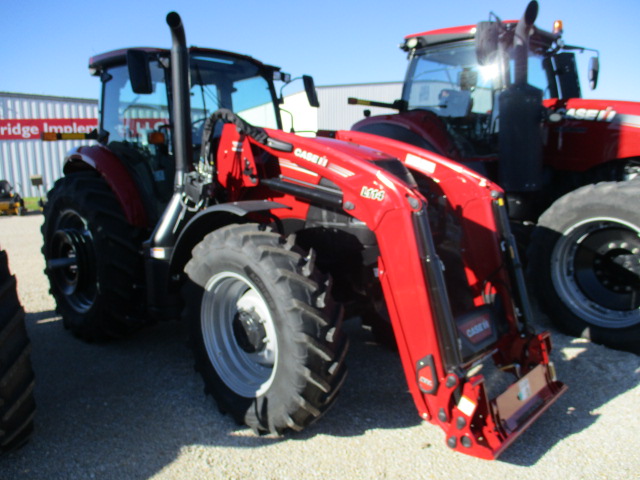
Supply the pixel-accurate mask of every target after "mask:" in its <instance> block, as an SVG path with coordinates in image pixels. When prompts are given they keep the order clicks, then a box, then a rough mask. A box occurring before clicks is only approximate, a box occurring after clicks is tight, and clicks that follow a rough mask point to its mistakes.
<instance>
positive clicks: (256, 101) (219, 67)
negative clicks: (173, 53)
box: [191, 55, 278, 141]
mask: <svg viewBox="0 0 640 480" xmlns="http://www.w3.org/2000/svg"><path fill="white" fill-rule="evenodd" d="M269 73H270V72H267V71H263V69H261V68H260V67H259V66H258V65H257V64H255V63H253V62H250V61H248V60H243V59H241V58H237V57H232V56H229V57H225V56H223V55H217V56H215V57H214V56H204V55H199V56H192V57H191V118H192V120H193V122H194V124H196V125H197V124H198V123H204V120H205V119H206V118H208V117H209V116H210V115H211V114H212V113H213V112H215V111H216V110H218V109H219V108H227V109H229V110H232V111H233V112H234V113H236V115H238V116H240V117H242V119H244V120H245V121H247V122H249V123H250V124H252V125H256V126H260V127H268V128H278V117H277V113H276V102H275V101H274V99H275V94H274V91H273V88H272V81H271V79H272V76H271V77H269V76H268V74H269ZM194 141H196V138H194Z"/></svg>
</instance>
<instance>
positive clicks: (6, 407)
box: [0, 251, 36, 453]
mask: <svg viewBox="0 0 640 480" xmlns="http://www.w3.org/2000/svg"><path fill="white" fill-rule="evenodd" d="M34 382H35V380H34V375H33V370H32V368H31V342H30V341H29V337H28V336H27V330H26V328H25V324H24V310H23V309H22V306H21V305H20V302H19V300H18V295H17V292H16V280H15V277H13V276H12V275H11V274H10V273H9V266H8V262H7V254H6V253H5V252H4V251H0V453H2V452H7V451H10V450H14V449H16V448H18V447H20V446H22V445H23V444H24V443H25V442H26V441H27V440H28V439H29V437H30V436H31V433H32V432H33V417H34V414H35V408H36V405H35V400H34V398H33V388H34Z"/></svg>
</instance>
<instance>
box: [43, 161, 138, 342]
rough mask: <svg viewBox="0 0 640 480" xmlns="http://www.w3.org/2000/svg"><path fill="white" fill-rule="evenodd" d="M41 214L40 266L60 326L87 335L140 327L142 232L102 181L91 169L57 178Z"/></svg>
mask: <svg viewBox="0 0 640 480" xmlns="http://www.w3.org/2000/svg"><path fill="white" fill-rule="evenodd" d="M44 215H45V220H44V224H43V226H42V236H43V238H44V246H43V249H42V252H43V254H44V257H45V260H46V270H45V272H46V274H47V275H48V277H49V282H50V284H51V294H52V295H53V297H54V298H55V300H56V303H57V311H58V312H59V313H60V314H61V315H62V317H63V321H64V325H65V327H67V328H69V329H70V330H71V331H72V332H73V333H74V334H76V335H77V336H79V337H81V338H83V339H85V340H89V341H91V340H106V339H110V338H117V337H121V336H122V335H124V334H126V333H128V332H130V331H131V330H134V329H136V328H138V327H140V326H141V324H142V322H141V321H140V320H139V318H140V316H141V314H142V308H141V303H142V298H143V297H142V289H141V288H140V287H141V285H142V282H143V272H144V270H143V264H142V255H141V254H140V249H141V244H142V232H141V231H140V230H139V229H137V228H134V227H132V226H131V225H129V224H128V223H127V221H126V219H125V217H124V213H123V212H122V209H121V207H120V205H119V204H118V202H117V200H116V198H115V196H114V194H113V192H112V191H111V190H110V189H109V187H108V185H107V184H106V182H105V181H104V180H103V179H102V178H101V177H100V176H99V175H98V174H97V173H93V172H85V173H74V174H71V175H68V176H66V177H63V178H61V179H60V180H58V181H57V182H56V184H55V186H54V188H53V189H52V190H51V192H49V199H48V202H47V204H46V206H45V210H44Z"/></svg>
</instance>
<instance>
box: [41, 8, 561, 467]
mask: <svg viewBox="0 0 640 480" xmlns="http://www.w3.org/2000/svg"><path fill="white" fill-rule="evenodd" d="M167 23H168V24H169V26H170V29H171V32H172V38H173V46H172V49H171V51H168V50H164V49H157V48H143V49H130V50H118V51H113V52H110V53H106V54H103V55H99V56H97V57H94V58H92V59H91V60H90V68H91V70H92V72H93V73H94V74H95V75H97V76H98V77H99V78H100V79H101V80H102V92H103V93H102V102H101V109H100V112H101V118H100V122H99V131H97V132H96V133H95V135H93V136H94V137H95V138H97V139H98V142H99V144H98V145H95V146H84V147H79V148H76V149H74V150H72V151H71V152H69V154H68V156H67V157H66V159H65V162H64V177H63V178H61V179H59V180H58V181H57V182H56V184H55V186H54V187H53V189H52V190H51V191H50V192H49V194H48V202H47V204H46V206H45V212H44V213H45V221H44V224H43V227H42V233H43V236H44V247H43V253H44V256H45V259H46V265H47V267H46V272H47V274H48V276H49V279H50V283H51V293H52V294H53V296H54V297H55V300H56V302H57V309H58V311H59V312H60V314H61V315H62V317H63V321H64V324H65V326H66V327H67V328H69V329H70V330H71V331H72V332H73V333H74V334H76V335H77V336H79V337H82V338H84V339H87V340H104V339H109V338H113V337H117V336H120V335H123V334H126V333H127V332H129V331H132V330H134V329H137V328H139V327H141V326H143V325H145V324H146V323H148V322H150V321H153V320H162V319H176V318H180V316H181V312H182V316H183V317H184V318H185V319H186V321H188V322H189V324H190V329H191V337H192V338H191V339H192V342H191V343H192V349H193V353H194V356H195V361H196V367H197V369H198V370H199V371H200V373H201V375H202V377H203V379H204V383H205V389H206V391H207V392H209V393H210V394H212V395H213V397H214V398H215V400H216V401H217V403H218V405H219V407H220V410H221V411H224V412H227V413H229V414H230V415H231V416H232V417H233V418H234V419H235V420H236V421H238V422H240V423H244V424H246V425H248V426H250V427H251V428H252V429H253V430H254V431H255V432H257V433H274V434H281V433H283V432H285V431H288V430H294V431H299V430H302V429H303V428H305V427H307V426H308V425H310V424H311V423H312V422H313V421H315V420H316V419H318V418H319V417H320V416H321V415H322V414H323V413H325V412H326V411H327V409H328V408H329V407H330V406H331V405H332V404H333V402H334V399H335V398H336V394H337V393H338V390H339V389H340V387H341V385H342V383H343V382H344V380H345V376H346V366H345V355H346V352H347V346H348V341H347V337H346V334H345V333H344V331H343V328H342V327H343V318H344V312H345V310H346V311H348V312H349V314H350V316H351V317H354V316H356V315H359V316H360V317H361V318H362V319H363V321H364V322H368V323H370V324H372V326H373V327H374V329H375V331H376V334H377V335H378V337H379V338H381V339H382V340H385V338H384V336H385V335H387V338H386V340H387V341H388V340H389V339H391V340H394V341H395V343H396V345H397V348H398V350H399V354H400V357H401V359H402V363H403V366H404V372H405V374H406V379H407V382H408V385H409V390H410V391H411V394H412V396H413V399H414V402H415V404H416V407H417V409H418V412H419V414H420V416H421V417H422V418H423V419H425V420H428V421H430V422H432V423H434V424H437V425H439V426H440V427H441V428H442V429H443V430H444V431H445V432H446V436H447V440H446V441H447V444H448V445H449V446H450V447H451V448H452V449H455V450H458V451H461V452H464V453H467V454H470V455H475V456H478V457H483V458H495V457H496V456H497V455H498V454H499V453H500V452H502V451H503V450H504V449H505V448H506V447H507V446H508V445H509V444H510V443H511V442H512V441H513V440H514V439H515V438H516V437H517V436H518V435H519V434H521V433H522V432H523V431H524V430H525V429H526V428H527V426H528V425H529V424H530V423H531V422H532V421H533V420H534V419H535V418H537V416H538V415H540V414H541V413H542V412H543V411H545V410H546V409H547V408H548V407H549V406H550V405H551V404H552V403H553V402H554V401H555V400H556V399H557V398H558V397H559V396H560V395H561V394H562V393H563V392H564V390H565V388H566V387H565V386H564V385H563V384H562V383H561V382H559V381H558V380H557V379H556V377H555V372H554V369H553V367H552V365H551V364H550V363H549V351H550V348H551V343H550V339H549V335H548V333H546V332H545V333H541V334H535V333H534V332H533V331H532V329H531V326H530V324H529V319H530V316H531V312H530V307H529V303H528V300H527V294H526V289H525V287H524V283H523V275H522V272H521V269H520V263H519V261H518V257H517V253H516V250H515V248H514V240H513V236H512V235H511V233H510V230H509V224H508V220H507V216H506V208H505V205H504V195H503V192H502V190H501V189H500V188H499V187H498V186H497V185H495V184H494V183H492V182H490V181H488V180H486V179H485V178H483V177H481V176H479V175H477V174H476V173H474V172H472V171H471V170H468V169H466V168H464V167H461V166H460V165H457V164H454V163H453V162H451V161H448V160H446V159H444V158H442V157H440V156H438V155H435V154H431V153H429V152H424V151H423V150H421V149H419V148H417V147H414V146H411V145H407V144H404V143H401V142H397V141H393V140H386V139H381V138H380V137H378V136H375V135H369V134H366V133H358V132H348V131H346V132H345V131H342V132H331V134H330V135H329V136H325V137H317V138H305V137H301V136H297V135H294V134H291V133H285V132H283V131H282V127H281V119H280V110H279V104H280V99H279V98H278V97H277V96H276V91H277V90H276V88H275V84H276V82H285V83H286V82H287V81H289V76H288V75H286V74H284V73H282V72H281V71H280V69H279V68H277V67H273V66H269V65H265V64H263V63H260V62H258V61H256V60H254V59H253V58H251V57H248V56H245V55H239V54H235V53H230V52H223V51H219V50H212V49H204V48H195V47H190V48H187V47H186V41H185V34H184V30H183V27H182V22H181V20H180V17H179V16H178V15H177V14H176V13H174V12H172V13H170V14H169V15H168V16H167ZM304 80H305V87H306V90H307V94H308V97H309V99H310V103H311V104H312V105H316V106H317V98H316V97H315V89H314V88H313V82H312V79H311V78H310V77H304ZM249 122H250V123H249ZM254 125H260V127H257V126H254ZM56 136H57V137H60V138H66V137H65V135H64V134H61V135H56ZM381 140H382V141H381ZM409 157H411V158H413V159H414V162H415V163H422V164H424V165H425V166H428V167H429V168H428V170H430V173H428V174H426V173H425V174H423V173H420V172H415V173H411V172H410V171H409V170H408V169H407V168H406V166H405V164H404V163H403V162H402V161H401V159H402V160H404V159H405V158H409Z"/></svg>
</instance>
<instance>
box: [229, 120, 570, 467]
mask: <svg viewBox="0 0 640 480" xmlns="http://www.w3.org/2000/svg"><path fill="white" fill-rule="evenodd" d="M265 132H266V134H267V135H268V137H269V138H271V139H274V140H275V141H276V142H265V141H264V139H261V141H257V140H255V139H253V138H251V137H249V136H246V135H242V134H240V133H238V131H237V130H236V128H235V127H234V126H233V125H226V126H225V127H224V130H223V135H222V139H221V141H220V147H219V149H218V156H217V170H218V181H219V182H220V183H221V185H223V187H224V189H225V190H226V191H228V192H232V198H229V200H232V201H238V200H247V199H253V198H256V199H257V198H266V199H268V200H270V201H275V202H278V203H280V204H282V205H287V206H288V208H287V209H284V208H283V209H277V210H274V211H273V214H274V215H275V216H277V217H278V218H279V219H280V220H281V221H286V220H287V219H292V218H298V219H304V218H305V217H306V215H307V213H308V210H309V208H310V205H313V204H320V205H323V206H326V207H327V208H334V209H339V210H341V211H342V212H343V213H345V214H347V215H349V216H351V217H353V218H354V219H356V220H357V221H359V222H362V223H364V224H365V225H366V226H367V227H368V228H369V229H370V230H371V231H372V232H373V233H374V234H375V238H376V242H377V247H378V249H379V257H378V277H379V280H380V283H381V285H382V289H383V292H384V298H385V303H386V306H387V310H388V312H389V316H390V319H391V323H392V326H393V331H394V334H395V337H396V342H397V345H398V349H399V353H400V357H401V361H402V364H403V368H404V372H405V376H406V380H407V384H408V386H409V390H410V392H411V394H412V397H413V400H414V403H415V405H416V407H417V409H418V412H419V414H420V416H421V417H422V418H423V419H425V420H428V421H430V422H432V423H435V424H438V425H440V427H441V428H442V429H443V430H444V431H445V432H446V434H447V443H448V445H449V446H450V447H451V448H453V449H455V450H459V451H461V452H463V453H467V454H471V455H474V456H478V457H482V458H495V457H497V456H498V455H499V453H500V452H501V451H502V450H503V449H504V448H506V447H507V446H508V445H509V444H510V443H511V442H512V441H513V440H514V439H515V438H517V436H518V435H519V434H520V433H522V432H523V431H524V430H525V429H526V427H527V426H528V425H529V423H530V422H531V421H533V420H534V419H535V418H536V417H537V416H538V415H539V414H540V413H542V412H543V411H544V410H546V409H547V408H548V407H549V406H550V405H551V404H552V403H553V401H555V399H557V398H558V396H559V395H560V394H561V393H563V392H564V389H565V387H564V385H562V384H561V383H560V382H557V381H556V380H555V374H554V371H553V369H552V367H551V366H550V365H549V357H548V352H549V350H550V347H551V345H550V341H549V338H548V334H546V333H544V334H541V335H534V334H532V333H529V332H528V330H527V329H526V319H523V318H522V314H521V312H522V311H523V310H525V309H523V308H522V306H521V303H522V302H521V301H522V298H523V297H522V295H524V293H522V292H521V293H522V295H512V292H513V291H515V290H517V288H516V287H517V285H516V287H514V286H513V285H512V282H513V279H514V278H517V274H513V275H510V274H509V272H510V269H509V268H508V267H509V266H510V267H513V266H514V265H515V264H516V263H517V260H516V259H514V258H511V260H509V259H508V258H507V257H508V255H507V254H509V253H510V252H513V249H512V248H506V247H505V246H508V240H509V232H505V231H501V229H504V228H505V225H504V224H502V223H500V222H499V221H498V218H497V214H498V212H500V209H501V208H504V207H503V206H502V191H501V190H500V189H499V187H497V186H496V185H494V184H492V183H491V182H489V181H487V180H486V179H484V178H482V177H480V176H478V175H477V174H474V173H472V172H469V171H467V170H465V169H464V168H462V167H460V166H459V165H457V164H455V163H453V162H450V161H448V160H446V159H444V158H442V157H439V156H437V155H431V156H428V155H426V153H428V152H425V151H423V150H420V149H417V148H415V147H411V146H409V145H406V144H403V143H401V142H392V141H389V140H388V139H383V138H382V137H377V136H375V135H369V134H362V133H358V132H343V131H340V132H337V133H335V138H322V137H318V138H315V139H311V138H304V137H298V136H295V135H291V134H286V133H283V132H280V131H273V130H269V129H265ZM270 143H271V144H272V145H273V144H274V143H277V144H278V145H280V147H278V148H277V149H274V148H271V147H269V144H270ZM283 145H284V146H287V145H288V146H290V148H289V147H287V148H283V147H282V146H283ZM407 158H410V159H412V160H413V162H414V163H415V164H418V165H422V169H421V171H420V172H419V173H420V174H421V175H424V176H427V177H428V178H430V179H431V180H432V181H434V182H435V183H436V184H437V185H438V186H439V187H440V188H441V189H442V191H443V194H444V196H443V198H446V199H447V201H448V202H449V205H448V209H449V210H450V212H453V213H454V214H455V215H457V216H458V217H459V220H460V223H461V226H462V229H463V233H464V234H463V238H464V248H463V250H464V252H465V253H464V255H463V256H462V257H463V258H462V262H463V264H464V265H463V266H462V267H461V270H462V275H463V278H464V282H465V283H466V285H465V288H466V289H467V290H468V291H469V292H470V293H469V295H468V296H469V297H470V299H471V300H470V305H469V309H470V310H469V312H467V313H466V314H465V315H460V314H459V311H458V310H459V308H458V306H456V305H453V306H454V307H455V310H456V314H455V315H454V309H452V302H451V299H450V298H449V290H450V289H449V288H448V286H447V279H445V276H444V269H445V265H444V263H443V261H442V260H441V258H440V256H439V253H438V250H437V248H436V246H435V244H434V240H433V234H432V232H431V226H430V219H429V212H428V202H427V199H426V198H425V196H424V195H423V194H422V193H421V192H420V191H419V190H418V189H417V188H416V187H415V186H414V185H410V184H409V183H407V182H405V181H403V180H400V179H399V178H398V177H397V176H395V175H392V174H390V173H389V172H388V171H387V170H386V169H385V168H382V166H381V165H382V164H383V163H384V162H389V161H395V162H398V160H401V161H403V162H404V163H405V164H406V165H407V166H408V167H410V168H414V169H415V167H416V165H413V164H411V162H409V163H407V162H406V159H407ZM506 228H508V225H507V227H506ZM503 250H504V251H503ZM487 298H491V299H493V302H494V303H496V304H497V303H500V306H501V307H500V309H501V312H499V313H500V315H501V317H500V318H499V319H494V318H493V317H495V316H496V315H498V313H496V312H494V311H493V310H496V309H494V308H493V304H491V302H487V300H486V299H487ZM497 298H500V299H501V300H500V302H498V301H497V300H495V299H497ZM524 298H525V300H526V297H524ZM458 317H462V318H458ZM488 319H490V322H491V323H489V320H488ZM464 328H466V329H467V331H472V333H471V334H469V335H468V337H471V338H466V339H464V340H465V341H467V342H470V343H469V344H470V345H471V343H473V340H475V339H474V338H473V337H474V336H475V337H483V339H482V341H480V343H479V346H475V347H474V346H473V345H472V346H471V347H469V346H466V347H464V348H463V345H462V340H463V339H461V333H460V332H461V329H464ZM486 329H489V330H491V332H489V333H490V334H491V337H490V340H489V341H488V340H487V339H486V335H487V332H486V331H485V330H486ZM474 348H475V350H474ZM489 361H492V362H494V363H495V364H496V368H497V370H501V369H502V370H508V371H509V372H510V373H509V374H505V375H510V377H509V387H508V388H507V389H506V390H504V391H502V392H500V395H497V396H490V395H489V393H488V392H487V388H486V387H485V378H484V376H483V375H482V374H477V373H474V372H476V371H477V370H478V366H479V365H480V364H481V363H482V362H485V363H487V362H489ZM492 393H493V392H492Z"/></svg>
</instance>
